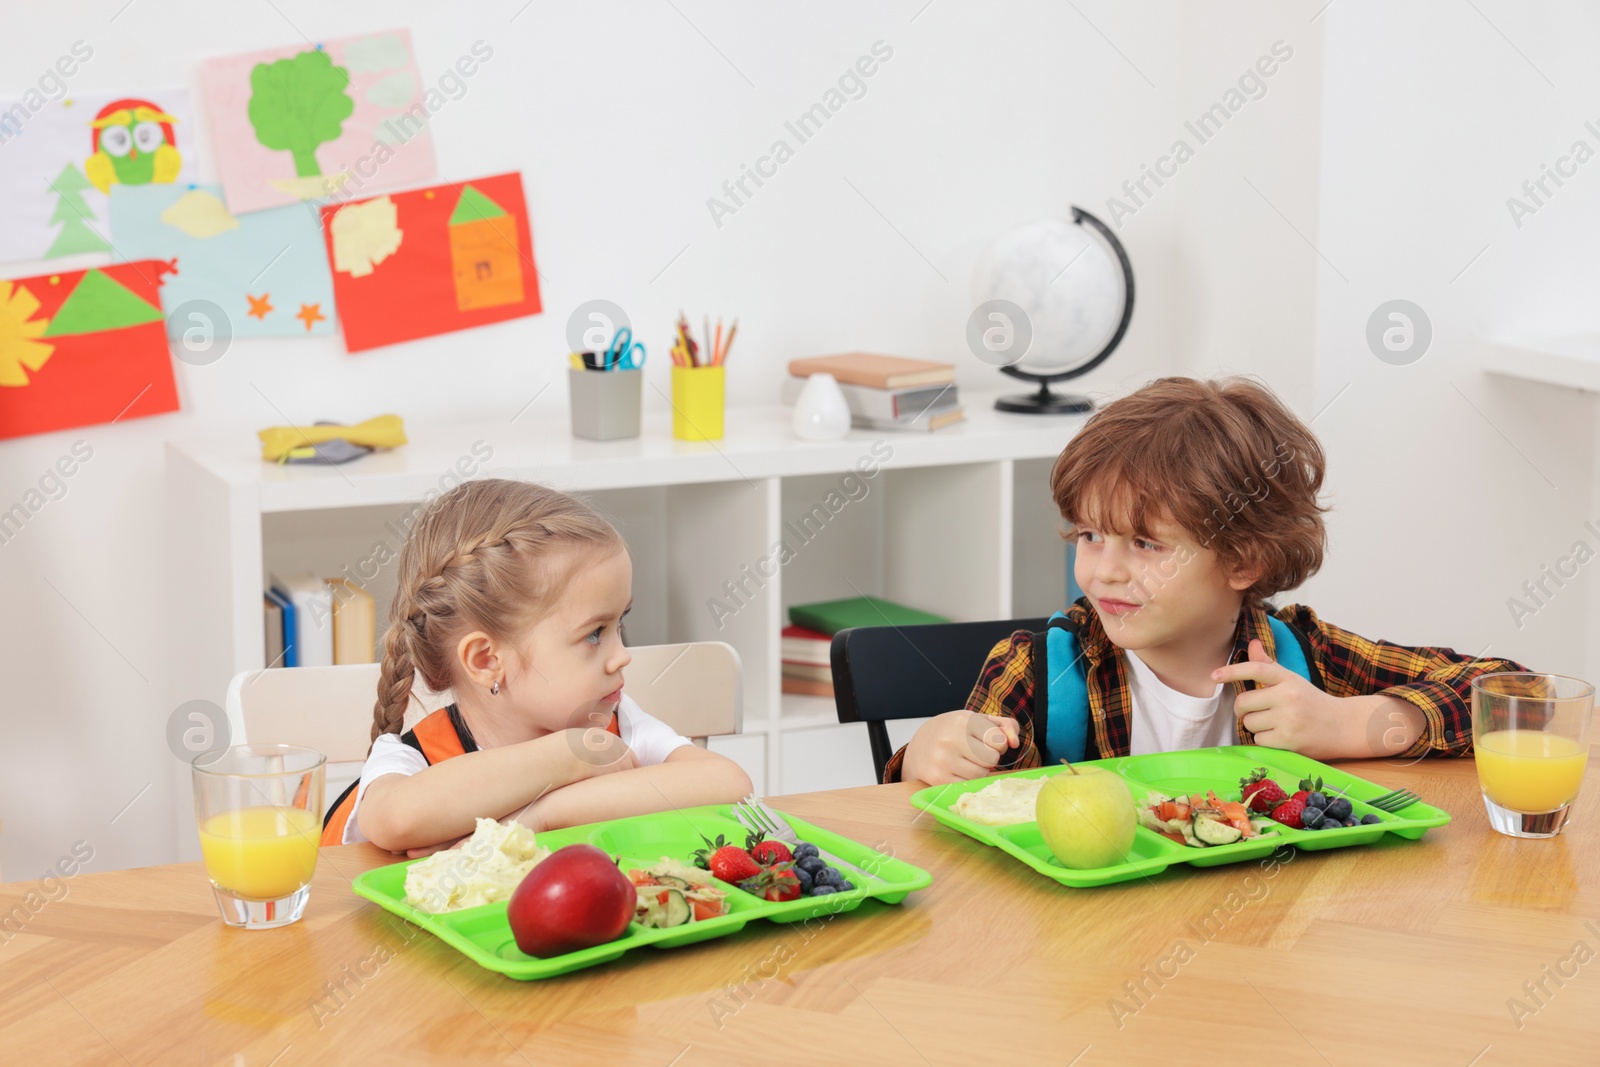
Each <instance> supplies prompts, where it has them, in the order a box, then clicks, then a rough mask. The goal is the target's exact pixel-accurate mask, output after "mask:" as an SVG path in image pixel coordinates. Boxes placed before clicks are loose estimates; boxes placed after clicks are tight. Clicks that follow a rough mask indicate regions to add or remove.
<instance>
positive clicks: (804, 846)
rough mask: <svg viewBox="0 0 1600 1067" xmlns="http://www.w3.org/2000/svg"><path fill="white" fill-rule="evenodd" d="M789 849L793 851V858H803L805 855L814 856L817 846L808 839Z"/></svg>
mask: <svg viewBox="0 0 1600 1067" xmlns="http://www.w3.org/2000/svg"><path fill="white" fill-rule="evenodd" d="M791 851H792V852H793V853H794V858H795V859H797V860H799V859H805V858H806V857H807V856H815V855H816V854H817V846H816V845H813V844H812V843H811V842H809V841H801V842H799V843H798V844H796V845H795V846H794V848H793V849H792V850H791Z"/></svg>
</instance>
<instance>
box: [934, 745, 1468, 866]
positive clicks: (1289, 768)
mask: <svg viewBox="0 0 1600 1067" xmlns="http://www.w3.org/2000/svg"><path fill="white" fill-rule="evenodd" d="M1078 766H1079V767H1104V768H1105V769H1106V770H1109V771H1111V772H1113V773H1114V774H1116V775H1117V776H1118V777H1119V778H1121V779H1122V780H1123V781H1124V782H1125V783H1126V784H1127V786H1128V793H1129V797H1130V800H1131V801H1132V802H1133V803H1143V801H1144V798H1145V797H1146V795H1148V794H1149V793H1151V792H1158V793H1162V794H1163V795H1165V796H1169V797H1172V796H1188V795H1190V794H1193V793H1204V792H1205V791H1206V790H1208V789H1211V790H1215V791H1216V794H1217V796H1219V797H1221V798H1222V799H1224V800H1237V799H1238V798H1239V780H1240V779H1241V778H1246V777H1248V776H1249V774H1250V772H1251V771H1252V770H1254V769H1255V768H1256V767H1265V768H1266V769H1267V773H1268V775H1269V776H1270V777H1271V778H1272V780H1273V781H1275V782H1277V783H1278V784H1279V785H1280V786H1282V787H1283V791H1284V792H1285V793H1293V792H1294V791H1295V789H1296V788H1297V786H1298V783H1299V781H1300V779H1302V778H1319V777H1320V778H1321V779H1322V783H1323V787H1324V790H1325V791H1326V792H1327V793H1328V795H1329V796H1343V797H1345V798H1347V799H1348V800H1349V801H1350V803H1351V807H1352V808H1353V809H1354V810H1355V817H1356V818H1357V819H1359V818H1361V816H1363V815H1368V814H1371V815H1376V816H1378V817H1379V818H1380V819H1381V820H1382V821H1381V822H1378V823H1373V824H1371V825H1366V826H1362V825H1357V826H1341V827H1340V828H1338V829H1337V830H1291V829H1290V828H1289V827H1287V826H1280V827H1279V828H1278V832H1277V833H1276V834H1266V835H1263V836H1262V837H1260V838H1254V839H1251V840H1249V841H1239V842H1236V843H1234V844H1231V845H1214V846H1212V847H1210V848H1195V847H1193V846H1191V845H1180V844H1178V843H1177V842H1175V841H1170V840H1168V839H1167V838H1165V837H1162V836H1161V835H1160V834H1158V833H1156V832H1155V831H1154V830H1150V829H1147V828H1145V827H1144V826H1139V827H1137V828H1136V829H1135V830H1134V837H1133V847H1132V848H1131V849H1129V850H1128V857H1127V862H1125V863H1119V864H1117V865H1115V866H1112V867H1094V868H1090V869H1087V870H1074V869H1073V868H1071V867H1064V866H1062V865H1061V863H1060V861H1058V860H1057V859H1056V858H1055V856H1053V855H1051V853H1050V849H1049V848H1048V847H1047V846H1046V845H1045V843H1044V839H1043V837H1041V836H1040V833H1039V824H1038V823H1036V822H1024V823H1013V824H1012V825H1010V826H984V825H981V824H979V823H975V822H972V821H971V820H970V819H966V818H963V817H962V816H960V815H958V814H956V812H955V810H954V807H955V803H956V798H958V797H960V796H961V795H962V794H963V793H972V792H976V791H977V790H979V789H982V788H983V787H984V786H986V785H988V784H989V783H991V782H994V781H997V780H998V779H999V778H1002V777H1008V775H996V776H994V777H989V778H976V779H973V780H972V781H970V782H951V783H950V784H948V785H939V786H932V787H930V788H927V789H923V790H920V791H919V792H916V793H913V794H912V796H911V803H912V804H913V805H915V806H916V807H918V808H922V809H923V810H925V811H930V812H932V813H933V816H934V818H936V819H938V820H939V821H940V822H942V823H944V824H945V825H946V826H949V827H951V828H953V829H956V830H960V831H961V832H962V833H964V834H966V835H967V836H968V837H973V838H976V839H977V840H979V841H982V842H983V843H984V844H986V845H993V846H994V847H995V848H998V849H1000V850H1001V851H1003V852H1007V853H1010V854H1011V855H1012V856H1015V857H1016V858H1017V859H1019V860H1021V861H1022V862H1023V863H1025V864H1027V865H1028V866H1029V867H1032V868H1033V869H1034V870H1036V871H1038V872H1039V873H1040V874H1042V875H1044V876H1045V877H1046V878H1053V879H1055V880H1056V881H1058V882H1060V883H1061V884H1062V885H1070V886H1078V887H1086V886H1097V885H1110V884H1112V883H1114V882H1127V881H1131V880H1132V879H1134V878H1147V877H1149V876H1151V875H1154V874H1157V873H1159V872H1161V871H1164V870H1166V869H1167V868H1168V867H1170V866H1172V865H1173V864H1178V863H1187V864H1189V865H1190V866H1194V867H1216V866H1220V865H1221V864H1225V863H1238V862H1240V861H1242V860H1249V859H1255V858H1257V857H1260V856H1266V855H1269V854H1270V853H1272V852H1274V851H1276V850H1277V849H1279V848H1282V847H1283V846H1284V845H1293V846H1295V847H1296V848H1302V849H1308V850H1313V851H1314V850H1318V849H1325V848H1340V847H1342V846H1344V845H1365V844H1370V843H1371V842H1373V841H1376V840H1378V838H1380V837H1382V836H1383V835H1384V834H1394V835H1395V836H1397V837H1403V838H1408V839H1410V840H1416V839H1417V838H1420V837H1421V836H1422V835H1423V834H1425V833H1427V832H1428V830H1429V829H1431V828H1432V827H1435V826H1443V825H1444V824H1445V823H1447V822H1449V821H1450V816H1449V814H1448V813H1447V812H1444V811H1441V810H1440V809H1438V808H1435V807H1433V806H1432V805H1429V804H1423V803H1416V804H1412V805H1411V806H1410V807H1408V808H1404V809H1402V811H1401V813H1400V814H1397V815H1391V814H1389V813H1388V812H1384V811H1379V810H1378V809H1377V808H1374V807H1372V806H1370V805H1368V804H1366V803H1364V801H1366V800H1372V799H1374V798H1376V797H1379V796H1382V795H1383V794H1384V793H1388V792H1391V790H1389V789H1387V788H1385V787H1384V786H1381V785H1378V784H1377V783H1376V782H1369V781H1367V780H1366V779H1365V778H1357V777H1356V776H1355V775H1353V774H1347V773H1346V772H1344V771H1341V770H1340V769H1339V768H1337V767H1330V766H1328V765H1327V764H1325V763H1318V762H1317V761H1316V760H1314V759H1308V758H1307V757H1305V756H1302V755H1300V754H1299V753H1297V752H1289V751H1286V750H1284V749H1277V748H1261V747H1258V746H1254V745H1232V746H1227V747H1223V748H1201V749H1194V750H1191V751H1187V752H1158V753H1153V754H1151V755H1146V756H1119V757H1116V758H1113V759H1103V760H1093V761H1087V762H1084V763H1080V764H1078ZM1012 773H1013V774H1014V775H1016V776H1017V777H1022V778H1042V777H1048V776H1050V775H1055V774H1064V773H1067V768H1066V767H1061V766H1056V767H1038V768H1035V769H1033V770H1027V771H1015V772H1012Z"/></svg>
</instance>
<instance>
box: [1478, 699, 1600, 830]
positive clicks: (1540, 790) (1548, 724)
mask: <svg viewBox="0 0 1600 1067" xmlns="http://www.w3.org/2000/svg"><path fill="white" fill-rule="evenodd" d="M1593 718H1594V686H1592V685H1590V684H1589V683H1588V682H1584V681H1580V680H1579V679H1577V678H1568V677H1567V676H1565V675H1561V674H1536V673H1533V672H1528V671H1503V672H1500V673H1496V674H1484V675H1480V676H1478V677H1477V678H1474V679H1473V680H1472V750H1473V755H1474V758H1475V759H1476V761H1477V765H1478V785H1479V787H1480V788H1481V789H1482V791H1483V806H1484V807H1485V808H1486V809H1487V810H1488V812H1489V825H1490V826H1493V827H1494V828H1495V829H1496V830H1498V831H1500V832H1501V833H1503V834H1508V835H1510V836H1512V837H1554V836H1556V835H1557V834H1559V833H1560V832H1561V830H1562V828H1563V827H1564V826H1566V824H1567V814H1568V812H1570V811H1571V810H1572V802H1573V801H1574V800H1576V799H1577V796H1578V787H1579V786H1580V785H1581V784H1582V783H1583V770H1584V767H1585V766H1587V764H1588V762H1589V727H1590V720H1591V719H1593Z"/></svg>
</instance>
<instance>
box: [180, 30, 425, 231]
mask: <svg viewBox="0 0 1600 1067" xmlns="http://www.w3.org/2000/svg"><path fill="white" fill-rule="evenodd" d="M200 81H201V84H202V85H203V86H204V88H205V100H206V115H207V119H208V121H209V128H210V133H211V138H212V141H213V143H214V145H215V148H216V158H217V168H218V173H219V174H220V176H221V178H222V188H223V197H224V199H225V201H226V202H227V206H228V209H229V210H230V211H232V212H234V213H235V214H238V213H240V212H246V211H259V210H261V209H263V208H270V207H282V206H283V205H286V204H293V203H296V202H298V201H301V200H311V199H316V198H322V197H332V196H340V197H344V198H349V197H351V196H352V195H355V194H358V193H359V194H365V193H368V192H372V191H374V190H378V189H386V188H392V187H395V186H401V185H408V184H413V183H416V182H420V181H426V180H427V179H429V178H432V177H434V175H435V173H436V168H435V165H434V156H433V135H432V133H431V131H430V130H429V129H428V109H427V108H426V107H425V106H424V105H423V102H422V95H423V90H422V79H421V77H420V76H419V75H418V72H417V64H416V57H415V55H414V54H413V52H412V49H411V34H410V32H409V31H407V30H386V31H384V32H381V33H375V34H370V35H367V36H363V37H347V38H342V39H339V40H328V41H321V42H318V43H316V44H314V45H311V46H307V45H304V44H301V45H294V46H290V47H285V48H273V49H267V50H265V51H260V52H249V53H244V54H240V55H234V56H225V57H221V58H217V59H209V60H206V61H205V62H204V63H202V64H201V67H200Z"/></svg>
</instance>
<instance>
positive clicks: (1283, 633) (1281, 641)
mask: <svg viewBox="0 0 1600 1067" xmlns="http://www.w3.org/2000/svg"><path fill="white" fill-rule="evenodd" d="M1267 622H1268V624H1270V625H1271V627H1272V642H1273V644H1274V645H1276V646H1277V647H1276V648H1275V649H1274V651H1275V652H1276V654H1277V660H1278V663H1279V664H1280V665H1282V666H1284V667H1288V668H1289V669H1290V670H1291V671H1294V673H1296V674H1298V675H1299V676H1300V677H1302V678H1304V679H1305V680H1306V681H1308V682H1310V683H1311V684H1313V685H1315V686H1316V687H1317V688H1318V689H1322V688H1324V687H1323V685H1322V683H1321V681H1319V680H1318V679H1317V678H1316V677H1315V676H1314V675H1313V674H1312V673H1311V664H1310V663H1308V662H1307V661H1306V650H1305V646H1304V640H1303V639H1302V638H1301V636H1300V635H1299V633H1297V632H1296V631H1295V629H1294V628H1293V627H1291V626H1290V625H1289V624H1288V623H1286V622H1284V621H1283V620H1282V619H1280V618H1277V617H1276V616H1274V615H1272V614H1270V613H1269V614H1268V615H1267Z"/></svg>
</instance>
